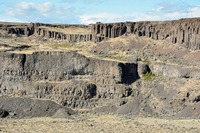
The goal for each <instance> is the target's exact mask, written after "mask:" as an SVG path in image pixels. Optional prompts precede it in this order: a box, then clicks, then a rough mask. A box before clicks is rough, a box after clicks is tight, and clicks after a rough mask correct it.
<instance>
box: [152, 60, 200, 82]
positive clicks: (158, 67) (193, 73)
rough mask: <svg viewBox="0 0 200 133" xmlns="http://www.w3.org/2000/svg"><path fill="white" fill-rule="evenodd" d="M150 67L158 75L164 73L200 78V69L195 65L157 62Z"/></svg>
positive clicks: (172, 75) (167, 75)
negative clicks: (187, 65)
mask: <svg viewBox="0 0 200 133" xmlns="http://www.w3.org/2000/svg"><path fill="white" fill-rule="evenodd" d="M150 68H151V71H152V72H153V73H155V74H156V75H162V76H164V77H169V78H192V79H200V69H199V68H195V67H186V66H185V67H184V66H179V65H176V64H167V63H161V62H155V63H153V64H151V65H150Z"/></svg>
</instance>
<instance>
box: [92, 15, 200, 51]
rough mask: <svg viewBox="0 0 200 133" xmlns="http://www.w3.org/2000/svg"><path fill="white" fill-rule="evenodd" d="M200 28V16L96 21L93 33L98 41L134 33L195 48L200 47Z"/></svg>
mask: <svg viewBox="0 0 200 133" xmlns="http://www.w3.org/2000/svg"><path fill="white" fill-rule="evenodd" d="M199 30H200V18H192V19H180V20H176V21H165V22H148V21H146V22H126V23H108V24H103V23H96V24H95V25H93V34H94V35H97V39H96V40H97V41H101V40H103V39H105V38H114V37H118V36H121V35H123V34H126V33H133V34H136V35H138V36H146V37H148V38H152V39H155V40H166V39H168V40H169V41H170V42H172V43H178V44H180V45H182V46H184V47H186V48H189V49H193V50H198V49H200V32H199Z"/></svg>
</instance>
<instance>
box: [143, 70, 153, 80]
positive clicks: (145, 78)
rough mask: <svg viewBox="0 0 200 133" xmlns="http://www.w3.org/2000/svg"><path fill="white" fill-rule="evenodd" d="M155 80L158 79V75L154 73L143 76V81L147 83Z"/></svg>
mask: <svg viewBox="0 0 200 133" xmlns="http://www.w3.org/2000/svg"><path fill="white" fill-rule="evenodd" d="M155 78H156V75H155V74H154V73H152V72H147V73H145V74H144V75H143V76H142V79H143V80H146V81H149V80H154V79H155Z"/></svg>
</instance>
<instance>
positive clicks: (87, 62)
mask: <svg viewBox="0 0 200 133" xmlns="http://www.w3.org/2000/svg"><path fill="white" fill-rule="evenodd" d="M0 62H1V64H0V67H1V73H0V84H1V89H0V93H1V94H3V95H4V94H13V95H28V96H30V97H34V98H44V99H51V100H54V101H57V102H59V103H60V104H62V105H65V106H69V107H75V108H76V107H77V108H82V107H90V106H95V105H93V104H89V101H90V100H92V99H95V98H96V99H98V98H108V99H113V98H120V97H127V96H129V95H130V94H131V89H130V87H129V86H128V85H129V84H131V83H133V82H134V81H136V80H137V79H138V72H137V64H135V63H120V62H115V61H106V60H100V59H95V58H87V57H85V56H83V55H80V54H78V53H76V52H47V51H45V52H34V53H32V54H16V53H9V52H5V53H4V52H3V53H1V58H0ZM46 64H48V65H46Z"/></svg>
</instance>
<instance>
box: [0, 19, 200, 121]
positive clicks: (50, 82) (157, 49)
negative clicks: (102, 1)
mask: <svg viewBox="0 0 200 133" xmlns="http://www.w3.org/2000/svg"><path fill="white" fill-rule="evenodd" d="M199 30H200V18H191V19H180V20H174V21H165V22H146V21H145V22H121V23H100V22H97V23H96V24H90V25H67V24H42V23H30V24H27V23H8V22H1V23H0V51H1V52H0V55H1V56H0V68H1V69H0V95H1V96H0V101H1V103H0V109H1V110H0V116H2V117H3V116H5V115H6V114H7V115H9V114H10V115H11V114H12V116H13V117H14V116H19V115H20V116H29V114H30V116H44V115H45V114H48V115H49V116H60V117H61V116H63V115H64V114H66V115H64V116H68V115H71V114H74V113H80V112H81V113H84V112H95V113H96V112H98V113H99V112H101V113H102V112H104V113H111V112H112V113H118V114H133V115H145V116H149V115H152V116H163V117H169V116H170V117H172V116H173V117H179V118H180V117H191V118H198V117H199V116H200V114H199V110H200V104H199V101H200V91H199V83H200V67H199V64H200V58H199V55H200V53H199V49H200V31H199ZM15 98H16V99H17V98H20V99H18V100H16V99H15ZM13 99H15V100H13ZM34 99H35V100H36V99H37V100H41V99H42V100H43V101H42V102H39V101H37V102H36V101H34ZM31 100H33V101H31ZM49 100H50V101H49ZM8 101H9V102H8ZM16 101H18V102H16ZM26 101H29V103H26ZM45 102H46V103H45ZM36 103H38V104H40V103H42V104H41V106H39V105H38V106H36V105H37V104H36ZM12 105H13V106H12ZM29 105H30V106H29ZM42 105H46V106H42ZM13 107H15V108H13ZM69 108H71V109H73V110H71V109H69ZM35 110H41V112H40V111H39V112H40V113H39V112H37V113H36V114H34V111H35ZM60 110H61V111H60ZM6 112H7V113H6ZM60 113H62V115H61V114H60Z"/></svg>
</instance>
